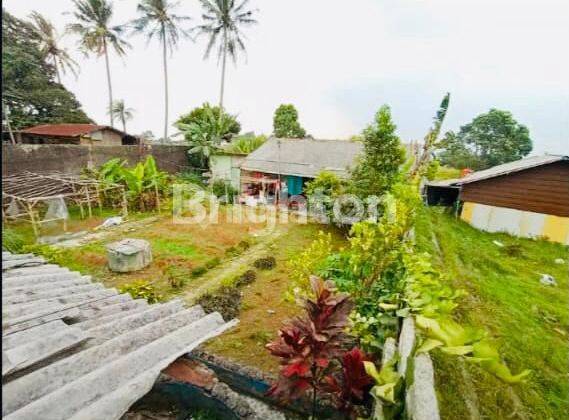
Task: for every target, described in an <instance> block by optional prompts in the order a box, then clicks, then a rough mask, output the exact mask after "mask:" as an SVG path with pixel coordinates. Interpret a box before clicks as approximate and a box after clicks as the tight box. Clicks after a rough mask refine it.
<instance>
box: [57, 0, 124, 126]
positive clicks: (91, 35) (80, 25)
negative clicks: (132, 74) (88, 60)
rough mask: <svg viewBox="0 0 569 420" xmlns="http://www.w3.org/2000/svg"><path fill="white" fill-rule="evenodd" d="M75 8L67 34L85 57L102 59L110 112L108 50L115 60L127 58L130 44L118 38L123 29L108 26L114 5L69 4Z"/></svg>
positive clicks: (81, 0)
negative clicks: (114, 56) (74, 35)
mask: <svg viewBox="0 0 569 420" xmlns="http://www.w3.org/2000/svg"><path fill="white" fill-rule="evenodd" d="M72 1H73V4H74V5H75V11H74V12H73V16H74V17H75V19H76V20H77V22H76V23H72V24H70V25H68V30H69V31H71V32H73V33H75V34H77V35H78V36H79V37H80V40H79V45H80V47H81V49H82V50H83V51H84V52H85V54H88V53H89V52H92V53H95V54H96V55H97V56H99V57H100V56H102V55H103V56H105V65H106V69H107V87H108V91H109V109H111V108H112V106H113V86H112V83H111V69H110V66H109V47H110V48H112V49H114V50H115V52H116V53H117V55H118V56H124V55H125V54H126V48H128V47H130V45H129V43H128V42H127V41H125V40H124V39H123V38H121V36H122V35H123V33H124V26H117V25H115V26H113V25H111V19H112V16H113V4H112V2H110V1H108V0H72ZM110 117H111V126H114V117H113V114H112V113H111V114H110Z"/></svg>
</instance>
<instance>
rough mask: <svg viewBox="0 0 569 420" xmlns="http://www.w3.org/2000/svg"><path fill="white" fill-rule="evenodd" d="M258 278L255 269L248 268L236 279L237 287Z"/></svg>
mask: <svg viewBox="0 0 569 420" xmlns="http://www.w3.org/2000/svg"><path fill="white" fill-rule="evenodd" d="M256 278H257V273H255V272H254V271H253V270H247V271H245V272H244V273H243V274H241V275H240V276H238V277H237V278H236V279H235V282H234V285H235V287H243V286H245V285H247V284H251V283H253V282H254V281H255V279H256Z"/></svg>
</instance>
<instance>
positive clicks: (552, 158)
mask: <svg viewBox="0 0 569 420" xmlns="http://www.w3.org/2000/svg"><path fill="white" fill-rule="evenodd" d="M560 161H569V156H563V155H541V156H532V157H529V158H525V159H520V160H516V161H514V162H509V163H504V164H502V165H497V166H493V167H491V168H488V169H484V170H482V171H476V172H473V173H471V174H470V175H467V176H465V177H463V178H455V179H447V180H444V181H432V182H428V183H427V185H430V186H434V187H458V186H461V185H464V184H470V183H472V182H477V181H482V180H484V179H489V178H495V177H498V176H502V175H508V174H511V173H515V172H519V171H524V170H526V169H531V168H536V167H538V166H543V165H549V164H551V163H555V162H560Z"/></svg>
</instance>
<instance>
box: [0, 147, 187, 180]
mask: <svg viewBox="0 0 569 420" xmlns="http://www.w3.org/2000/svg"><path fill="white" fill-rule="evenodd" d="M187 150H188V147H187V146H173V145H143V146H87V145H68V144H65V145H59V144H58V145H55V144H51V145H48V144H15V145H11V144H4V145H2V175H3V176H5V175H10V174H17V173H20V172H24V171H31V172H38V173H45V172H51V171H60V172H66V173H71V174H79V173H80V172H81V170H82V169H83V168H85V167H93V166H99V165H102V164H103V163H105V162H106V161H108V160H109V159H112V158H115V157H119V158H122V159H125V160H127V161H128V163H129V164H130V165H134V164H136V163H137V162H139V161H141V160H144V159H145V158H146V156H147V155H149V154H151V155H152V156H154V158H155V159H156V163H157V165H158V167H159V168H160V169H161V170H164V171H167V172H169V173H176V172H180V171H183V170H184V169H186V168H187V167H188V158H187Z"/></svg>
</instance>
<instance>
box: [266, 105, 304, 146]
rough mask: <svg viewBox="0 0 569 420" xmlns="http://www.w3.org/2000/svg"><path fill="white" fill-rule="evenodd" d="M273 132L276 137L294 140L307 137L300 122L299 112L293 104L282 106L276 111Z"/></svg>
mask: <svg viewBox="0 0 569 420" xmlns="http://www.w3.org/2000/svg"><path fill="white" fill-rule="evenodd" d="M273 130H274V135H275V137H280V138H294V139H298V138H303V137H306V130H305V129H304V128H302V127H301V126H300V123H299V122H298V111H297V110H296V108H295V107H294V105H292V104H282V105H280V106H279V107H278V108H277V109H276V111H275V116H274V117H273Z"/></svg>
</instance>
